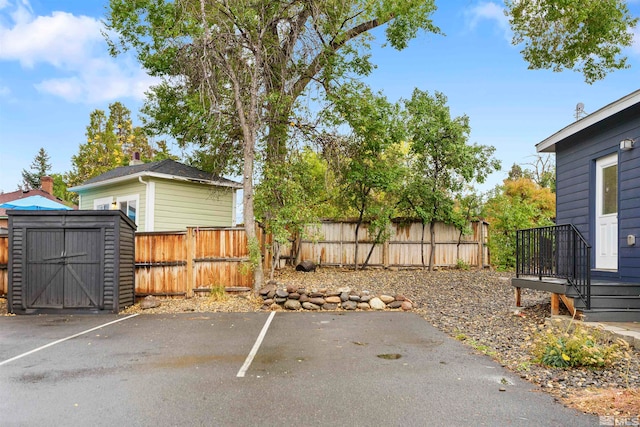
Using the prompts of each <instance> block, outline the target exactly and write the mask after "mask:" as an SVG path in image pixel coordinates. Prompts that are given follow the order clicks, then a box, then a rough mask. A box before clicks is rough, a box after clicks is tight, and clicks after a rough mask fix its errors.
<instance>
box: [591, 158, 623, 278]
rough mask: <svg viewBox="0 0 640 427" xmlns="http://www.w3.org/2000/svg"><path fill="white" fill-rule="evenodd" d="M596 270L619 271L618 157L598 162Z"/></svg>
mask: <svg viewBox="0 0 640 427" xmlns="http://www.w3.org/2000/svg"><path fill="white" fill-rule="evenodd" d="M595 251H596V268H597V269H603V270H617V269H618V155H617V154H614V155H611V156H607V157H603V158H601V159H598V161H597V162H596V243H595Z"/></svg>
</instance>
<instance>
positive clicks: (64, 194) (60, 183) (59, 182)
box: [51, 173, 78, 205]
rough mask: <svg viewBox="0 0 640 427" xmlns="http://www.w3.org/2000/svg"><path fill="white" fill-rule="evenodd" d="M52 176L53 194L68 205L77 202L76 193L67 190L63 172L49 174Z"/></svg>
mask: <svg viewBox="0 0 640 427" xmlns="http://www.w3.org/2000/svg"><path fill="white" fill-rule="evenodd" d="M51 177H52V178H53V195H54V196H56V197H57V198H59V199H61V200H64V201H65V202H68V203H69V204H70V205H74V204H77V203H78V195H77V194H76V193H70V192H69V191H67V187H68V186H67V182H66V181H65V177H64V175H63V174H59V173H54V174H51Z"/></svg>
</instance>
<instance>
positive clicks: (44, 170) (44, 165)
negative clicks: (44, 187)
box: [21, 148, 51, 191]
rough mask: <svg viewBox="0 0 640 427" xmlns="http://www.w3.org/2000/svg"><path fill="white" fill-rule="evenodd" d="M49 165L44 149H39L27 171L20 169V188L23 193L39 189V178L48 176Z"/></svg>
mask: <svg viewBox="0 0 640 427" xmlns="http://www.w3.org/2000/svg"><path fill="white" fill-rule="evenodd" d="M50 170H51V163H49V155H48V154H47V152H46V151H45V149H44V148H40V151H38V154H37V155H36V157H34V159H33V162H31V166H30V169H29V170H26V169H22V186H21V189H22V190H24V191H27V190H33V189H37V188H40V178H42V177H43V176H45V175H48V174H49V171H50Z"/></svg>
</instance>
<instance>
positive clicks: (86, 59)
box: [0, 0, 640, 192]
mask: <svg viewBox="0 0 640 427" xmlns="http://www.w3.org/2000/svg"><path fill="white" fill-rule="evenodd" d="M107 3H108V2H107V0H83V1H80V0H76V1H74V0H0V192H9V191H14V190H16V189H17V187H18V185H19V184H20V183H21V182H22V177H21V171H22V170H23V169H29V167H30V164H31V162H32V161H33V158H34V157H35V156H36V154H37V152H38V150H39V149H40V147H44V148H45V150H46V151H47V153H48V154H49V156H50V157H51V164H52V172H55V173H63V172H66V171H69V170H70V169H71V156H73V155H74V154H76V153H77V152H78V147H79V145H80V144H82V143H83V142H84V141H85V130H86V129H85V128H86V126H87V124H88V123H89V114H90V113H91V111H93V110H95V109H102V110H107V109H108V105H109V104H110V103H112V102H115V101H120V102H122V103H123V104H125V105H126V106H127V107H128V108H129V109H130V110H131V111H132V113H133V116H134V117H135V116H137V110H138V108H139V107H140V105H141V102H142V101H143V97H144V91H145V89H146V88H148V86H149V85H150V84H152V83H153V80H152V79H151V78H150V77H149V76H147V75H146V74H145V73H144V71H143V70H142V69H141V68H140V67H139V65H138V64H137V63H136V61H135V60H134V59H133V58H132V57H130V56H123V57H118V58H112V57H110V56H109V55H108V52H107V50H106V43H105V41H104V39H103V37H102V35H101V23H100V20H101V19H102V17H103V15H104V12H105V9H106V5H107ZM437 4H438V7H439V9H438V11H437V12H436V13H435V15H434V21H435V23H436V25H438V26H440V28H441V29H442V31H443V32H444V33H445V34H446V35H445V36H436V35H424V34H423V35H420V36H419V37H418V38H417V39H415V40H413V41H412V42H411V44H410V46H409V47H408V48H407V49H405V50H404V51H401V52H397V51H394V50H393V49H392V48H382V47H381V46H380V44H381V41H380V42H375V43H374V51H373V56H372V60H373V62H374V63H376V64H377V66H378V67H377V69H376V70H375V71H374V72H373V74H372V75H371V76H370V77H368V78H367V80H366V81H367V82H368V83H369V84H370V85H371V86H372V87H374V88H375V89H377V90H380V91H382V92H383V93H384V94H385V95H387V96H388V97H389V98H390V99H391V100H394V101H395V100H399V99H401V98H409V97H410V96H411V92H412V91H413V89H414V88H419V89H421V90H425V91H429V92H431V93H433V92H435V91H439V92H442V93H444V94H445V95H446V96H447V97H448V104H449V107H450V109H451V112H452V114H453V115H455V116H459V115H462V114H466V115H468V116H469V118H470V124H471V128H472V131H471V135H470V142H471V143H478V144H482V145H490V146H494V147H495V148H496V153H495V156H496V157H497V158H498V159H500V160H501V161H502V166H503V167H502V169H503V170H502V171H501V172H497V173H494V174H493V175H492V176H491V177H490V178H489V180H488V182H487V183H486V184H485V185H483V186H480V187H479V189H480V190H482V191H486V190H488V189H490V188H492V187H494V186H495V185H496V184H498V183H500V182H501V181H502V180H503V179H504V178H505V177H506V173H507V171H508V170H509V168H510V167H511V165H512V164H513V163H518V164H527V163H530V162H532V161H534V160H535V144H536V143H537V142H539V141H541V140H542V139H544V138H546V137H547V136H549V135H551V134H553V133H555V132H556V131H558V130H560V129H561V128H563V127H564V126H566V125H568V124H570V123H571V122H572V121H574V120H575V108H576V104H577V103H579V102H582V103H583V104H584V106H585V108H584V110H585V111H586V112H587V113H591V112H593V111H595V110H597V109H599V108H601V107H603V106H605V105H607V104H609V103H610V102H613V101H615V100H617V99H619V98H621V97H623V96H624V95H626V94H628V93H630V92H632V91H634V90H636V89H638V86H639V79H638V76H639V73H638V71H639V70H640V33H636V34H637V35H636V43H635V45H634V46H633V48H631V49H629V50H628V51H627V52H626V53H627V55H628V56H629V59H630V64H631V69H628V70H622V71H617V72H615V73H613V74H611V75H609V76H608V77H607V78H606V79H604V80H602V81H599V82H597V83H595V84H593V85H588V84H586V83H584V79H583V77H582V75H580V74H578V73H575V72H572V71H565V72H563V73H553V72H551V71H532V70H527V64H526V63H525V62H524V61H523V60H522V58H521V55H520V52H519V51H520V49H519V48H518V47H517V46H512V45H511V43H510V40H511V35H510V33H509V30H508V26H507V22H506V19H505V17H504V15H503V13H502V3H501V2H498V1H496V2H491V1H476V0H458V1H451V0H439V1H437ZM629 7H630V9H631V11H632V14H633V15H634V16H640V0H631V1H629ZM172 151H173V152H174V154H177V155H180V154H181V153H180V152H179V150H178V149H177V147H175V146H174V147H172Z"/></svg>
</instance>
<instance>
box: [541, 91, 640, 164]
mask: <svg viewBox="0 0 640 427" xmlns="http://www.w3.org/2000/svg"><path fill="white" fill-rule="evenodd" d="M639 103H640V89H638V90H636V91H635V92H631V93H630V94H629V95H627V96H624V97H622V98H620V99H618V100H617V101H614V102H612V103H611V104H609V105H606V106H604V107H602V108H601V109H599V110H598V111H595V112H593V113H591V114H589V115H588V116H586V117H584V118H582V119H580V120H578V121H576V122H573V123H571V124H570V125H568V126H566V127H565V128H563V129H561V130H559V131H558V132H556V133H554V134H553V135H551V136H550V137H548V138H546V139H544V140H543V141H540V142H539V143H537V144H536V151H537V152H539V153H542V152H544V153H555V151H556V144H557V143H558V142H560V141H562V140H564V139H566V138H568V137H570V136H572V135H575V134H577V133H578V132H581V131H583V130H585V129H587V128H589V127H591V126H593V125H595V124H597V123H599V122H601V121H603V120H605V119H607V118H609V117H611V116H614V115H616V114H618V113H620V112H621V111H623V110H625V109H627V108H629V107H632V106H634V105H636V104H639Z"/></svg>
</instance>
